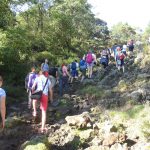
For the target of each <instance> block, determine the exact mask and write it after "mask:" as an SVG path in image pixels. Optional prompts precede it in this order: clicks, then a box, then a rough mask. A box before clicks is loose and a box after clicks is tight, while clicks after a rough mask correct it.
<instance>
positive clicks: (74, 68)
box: [71, 60, 78, 83]
mask: <svg viewBox="0 0 150 150" xmlns="http://www.w3.org/2000/svg"><path fill="white" fill-rule="evenodd" d="M77 65H78V64H77V60H75V61H73V62H72V63H71V83H72V82H73V79H74V78H78V71H77Z"/></svg>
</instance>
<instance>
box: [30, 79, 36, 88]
mask: <svg viewBox="0 0 150 150" xmlns="http://www.w3.org/2000/svg"><path fill="white" fill-rule="evenodd" d="M36 84H37V83H36V79H35V80H34V82H33V85H32V88H31V89H32V91H34V90H35V86H36Z"/></svg>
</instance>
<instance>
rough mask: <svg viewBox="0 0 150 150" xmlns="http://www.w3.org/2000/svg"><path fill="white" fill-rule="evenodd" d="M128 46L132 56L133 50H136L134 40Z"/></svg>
mask: <svg viewBox="0 0 150 150" xmlns="http://www.w3.org/2000/svg"><path fill="white" fill-rule="evenodd" d="M127 46H128V48H129V54H130V56H132V55H133V50H134V41H133V40H130V41H129V42H128V44H127Z"/></svg>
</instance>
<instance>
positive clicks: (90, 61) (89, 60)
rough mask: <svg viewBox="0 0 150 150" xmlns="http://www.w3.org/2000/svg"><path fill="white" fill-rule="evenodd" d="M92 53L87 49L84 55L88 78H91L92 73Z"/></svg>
mask: <svg viewBox="0 0 150 150" xmlns="http://www.w3.org/2000/svg"><path fill="white" fill-rule="evenodd" d="M93 59H94V58H93V55H92V52H91V51H89V52H88V54H87V55H86V63H87V69H88V78H92V74H93Z"/></svg>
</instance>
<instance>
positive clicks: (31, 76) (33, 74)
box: [27, 67, 37, 109]
mask: <svg viewBox="0 0 150 150" xmlns="http://www.w3.org/2000/svg"><path fill="white" fill-rule="evenodd" d="M36 77H37V74H36V72H35V67H31V72H30V73H29V74H28V81H27V92H28V108H29V109H31V107H32V99H31V88H32V85H33V83H34V80H35V78H36Z"/></svg>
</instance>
